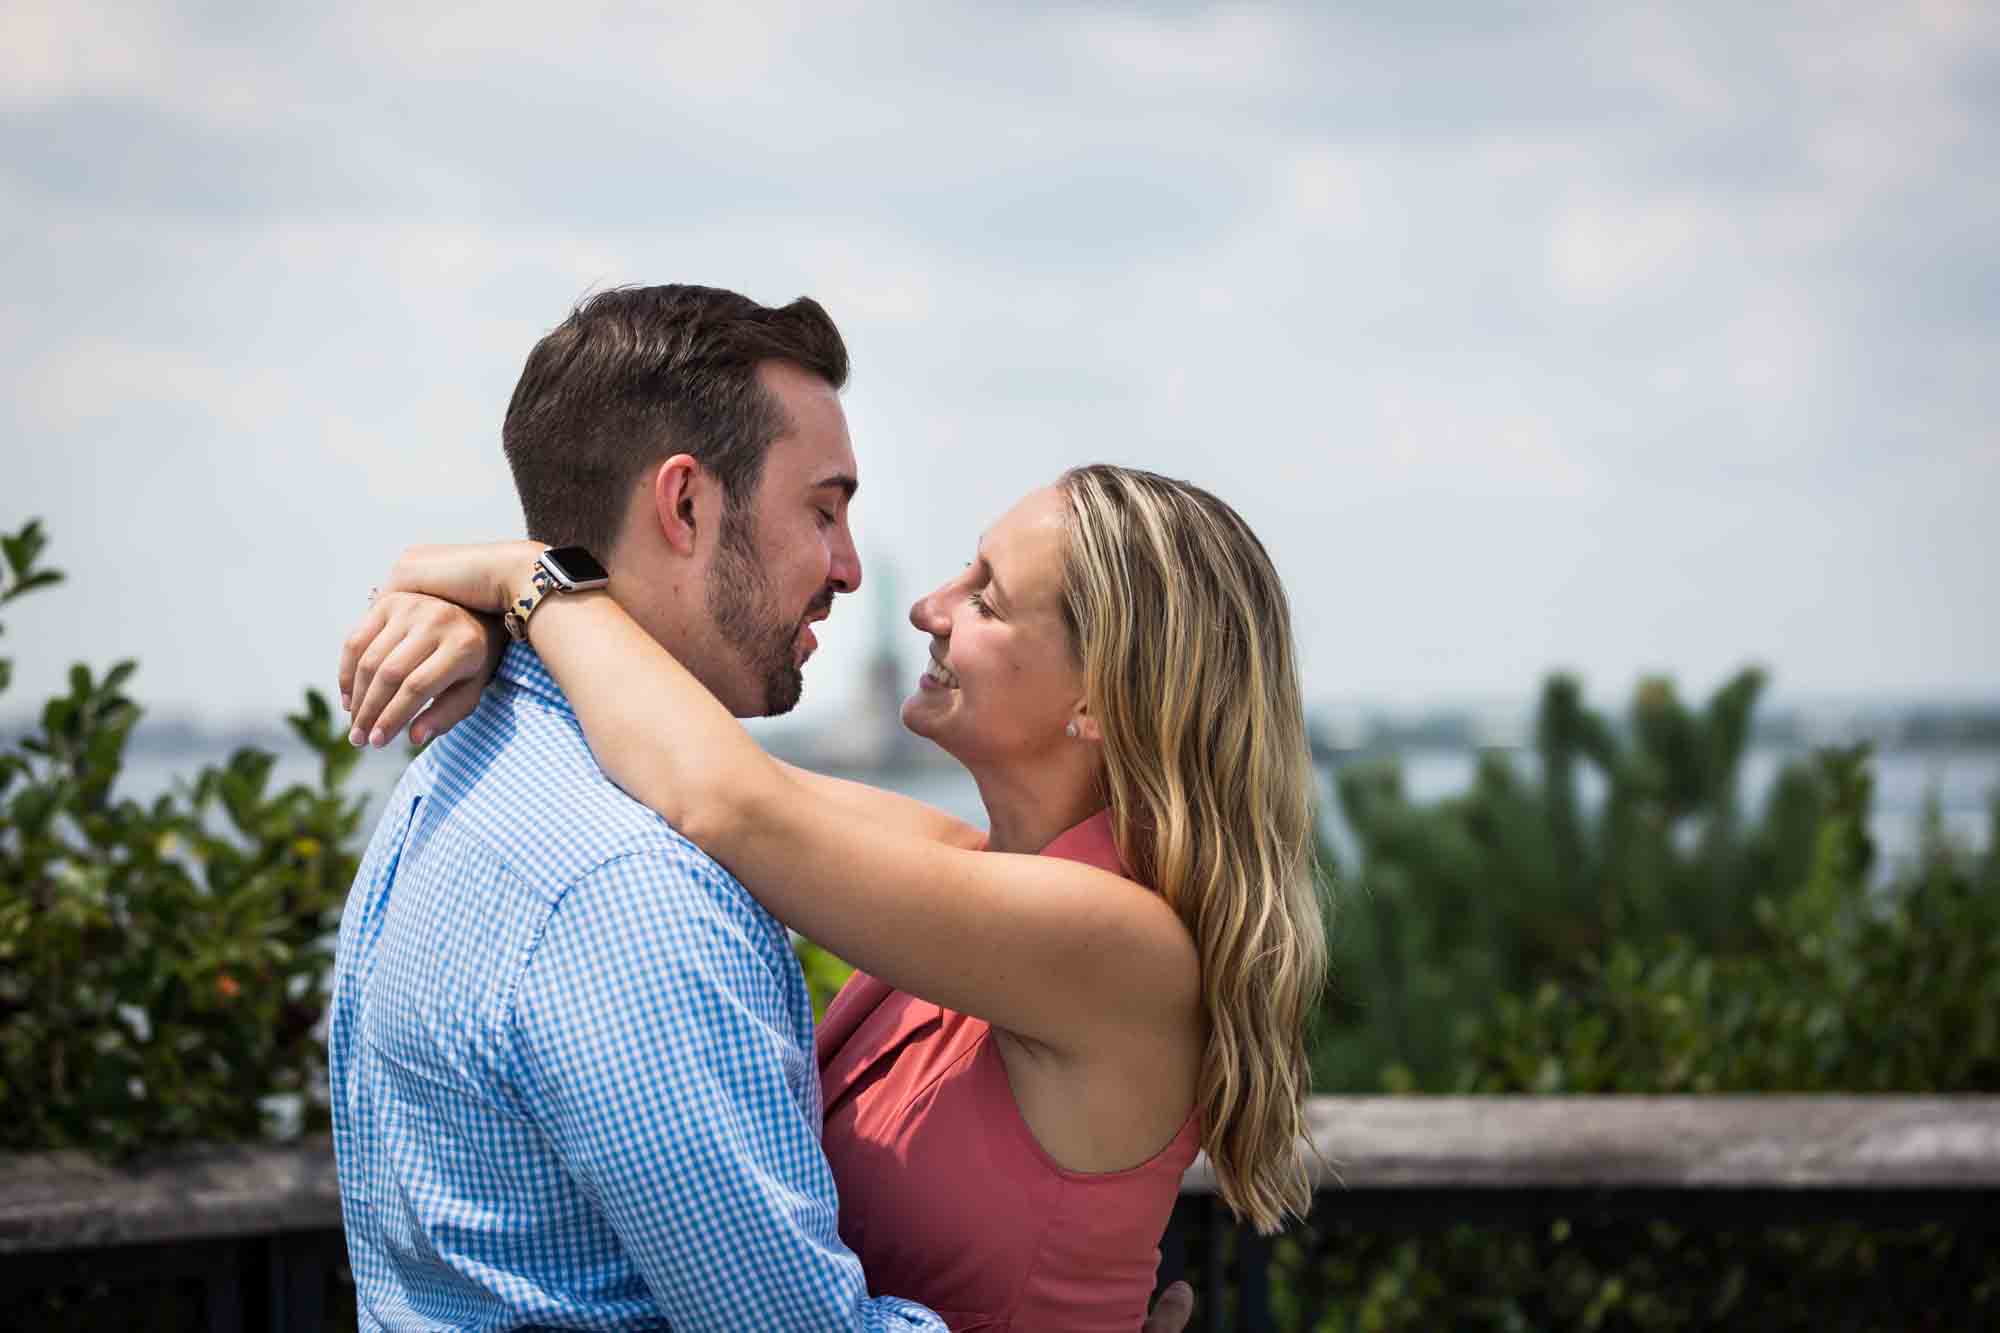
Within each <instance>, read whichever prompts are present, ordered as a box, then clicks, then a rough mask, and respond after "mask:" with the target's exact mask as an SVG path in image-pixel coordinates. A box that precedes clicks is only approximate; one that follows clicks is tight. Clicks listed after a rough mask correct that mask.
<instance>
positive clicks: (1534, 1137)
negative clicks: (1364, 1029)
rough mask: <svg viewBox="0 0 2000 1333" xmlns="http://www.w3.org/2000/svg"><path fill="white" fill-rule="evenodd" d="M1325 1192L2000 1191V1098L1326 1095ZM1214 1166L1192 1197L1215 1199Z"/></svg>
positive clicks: (1321, 1123) (1322, 1134) (1318, 1128)
mask: <svg viewBox="0 0 2000 1333" xmlns="http://www.w3.org/2000/svg"><path fill="white" fill-rule="evenodd" d="M1308 1116H1309V1120H1310V1125H1311V1131H1312V1138H1313V1143H1314V1146H1315V1147H1316V1148H1317V1149H1318V1152H1319V1157H1320V1158H1321V1159H1322V1160H1321V1161H1320V1162H1315V1163H1314V1167H1313V1169H1314V1183H1315V1186H1316V1187H1317V1188H1320V1189H1328V1188H1331V1189H1341V1188H1346V1189H1413V1188H1427V1189H1437V1188H1446V1189H1540V1190H1565V1189H1616V1188H1625V1189H1638V1188H1643V1189H1686V1190H1719V1189H1842V1190H1896V1189H1940V1188H1945V1189H1957V1188H1967V1189H2000V1097H1992V1096H1932V1097H1908V1096H1790V1095H1771V1094H1765V1095H1756V1096H1707V1097H1515V1096H1508V1097H1415V1096H1413V1097H1315V1098H1313V1099H1312V1104H1311V1106H1310V1108H1309V1110H1308ZM1214 1189H1215V1181H1214V1176H1213V1174H1212V1173H1211V1172H1210V1171H1209V1168H1208V1163H1207V1161H1206V1159H1200V1160H1197V1161H1196V1163H1195V1165H1194V1168H1193V1169H1192V1170H1190V1171H1189V1172H1188V1178H1187V1182H1186V1184H1185V1185H1184V1186H1183V1190H1184V1191H1186V1192H1192V1193H1212V1192H1213V1191H1214Z"/></svg>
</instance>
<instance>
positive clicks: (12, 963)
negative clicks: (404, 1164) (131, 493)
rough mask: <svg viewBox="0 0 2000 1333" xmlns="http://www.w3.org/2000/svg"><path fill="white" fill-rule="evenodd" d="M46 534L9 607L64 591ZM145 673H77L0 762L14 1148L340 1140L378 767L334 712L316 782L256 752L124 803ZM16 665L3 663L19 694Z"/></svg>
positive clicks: (302, 731) (0, 948)
mask: <svg viewBox="0 0 2000 1333" xmlns="http://www.w3.org/2000/svg"><path fill="white" fill-rule="evenodd" d="M43 546H44V537H43V534H42V532H41V530H40V528H39V527H38V525H36V524H33V523H30V524H28V525H27V526H26V527H25V528H23V529H22V530H21V531H19V532H17V533H14V534H11V535H8V536H6V537H4V538H0V553H4V557H5V570H4V574H0V608H4V607H5V606H7V605H8V604H9V603H12V602H13V601H14V600H15V599H17V598H19V597H21V596H24V595H27V594H30V593H33V592H36V591H38V590H41V589H46V588H48V587H51V586H53V585H54V584H56V583H58V582H59V581H60V580H61V575H60V573H58V572H56V571H54V570H50V569H45V568H43V567H42V566H41V563H40V559H41V553H42V549H43ZM135 670H136V666H135V664H134V663H132V662H120V663H118V664H117V665H115V666H113V667H112V668H111V669H110V670H109V671H106V672H105V673H104V674H103V675H102V676H98V675H96V674H94V673H93V672H92V671H91V670H90V669H89V668H88V667H85V666H81V665H79V666H76V667H74V668H72V670H71V672H70V677H69V690H68V692H67V693H66V694H63V695H59V696H58V697H56V698H53V699H50V700H49V701H48V702H47V703H46V704H45V705H44V706H43V708H42V710H41V715H40V724H39V726H38V727H37V728H35V729H34V730H32V731H31V732H30V733H29V734H28V735H27V736H25V737H22V738H20V739H19V740H18V741H17V742H16V743H14V744H13V745H11V746H9V747H8V748H7V749H6V750H4V751H0V1148H10V1149H27V1148H67V1147H75V1148H85V1149H89V1150H90V1151H92V1152H96V1153H99V1154H103V1155H106V1156H114V1157H115V1156H122V1155H125V1154H129V1153H131V1152H135V1151H137V1150H139V1149H141V1148H153V1147H159V1146H164V1145H169V1144H174V1143H180V1142H186V1141H190V1140H222V1139H240V1138H246V1137H254V1136H258V1135H260V1134H263V1133H266V1132H276V1131H286V1132H289V1131H294V1130H297V1129H314V1128H320V1127H323V1126H324V1125H325V1124H326V1109H325V1099H324V1095H323V1085H324V1080H325V1063H326V1054H325V1047H324V1045H323V1043H322V1040H321V1036H320V1031H319V1029H320V1027H321V1019H322V1016H323V1015H324V1013H325V1009H326V998H327V991H326V986H327V980H328V969H329V967H330V964H331V962H332V956H333V932H334V931H335V929H336V927H337V923H338V918H339V911H340V906H341V904H342V902H343V901H345V899H346V896H347V886H348V884H349V882H350V881H351V880H352V879H353V878H354V872H355V867H356V865H357V864H358V861H357V849H358V847H359V845H360V840H361V814H362V811H361V803H360V802H359V801H358V800H351V799H349V798H348V797H347V796H345V795H344V793H343V791H342V783H343V781H344V779H345V778H346V775H347V772H348V769H349V768H350V767H351V766H352V765H353V763H354V761H355V759H356V758H357V752H356V751H355V750H354V749H353V748H352V747H350V746H348V745H347V744H346V743H345V739H344V737H343V735H342V734H341V732H340V730H339V729H338V728H336V726H335V725H334V719H333V715H332V712H331V710H330V709H329V708H328V706H327V703H326V700H325V699H323V698H322V697H320V696H319V695H318V694H317V693H309V694H308V695H307V696H306V702H305V708H304V711H302V712H300V713H299V714H297V715H295V716H293V717H292V718H291V719H290V721H291V725H292V729H293V731H294V732H295V733H296V734H297V735H298V737H299V739H300V740H301V741H302V742H303V743H304V744H306V745H307V746H309V747H311V748H312V750H314V751H315V752H317V754H318V755H319V756H320V762H321V771H320V782H319V784H318V785H317V786H305V785H301V784H294V785H291V786H288V787H286V788H284V789H283V790H278V791H273V790H271V782H270V777H271V769H272V765H273V763H274V762H275V761H274V757H273V756H272V755H270V754H268V753H265V752H262V751H258V750H254V749H242V750H238V751H237V752H236V753H235V754H233V755H231V756H230V758H229V759H228V761H227V762H226V763H224V764H222V765H220V766H210V767H204V768H202V769H201V770H200V771H199V772H196V773H193V774H190V775H188V777H187V778H186V780H185V781H183V782H182V783H181V784H179V785H178V786H177V789H176V790H174V791H172V792H169V793H167V794H165V795H162V796H160V797H159V798H158V799H156V800H154V801H153V802H152V803H151V804H148V805H141V804H139V803H138V802H135V801H131V800H125V799H121V798H120V797H119V795H118V793H117V779H118V775H119V769H120V767H121V765H122V763H123V760H124V753H125V746H126V742H127V740H128V739H129V737H130V736H131V732H132V728H133V726H134V724H135V723H136V722H137V721H138V720H139V716H140V710H139V707H138V705H136V704H135V703H133V702H132V700H131V698H130V697H129V696H128V695H127V694H126V693H125V689H126V686H127V684H128V682H130V680H131V679H132V676H133V673H134V671H135ZM11 674H12V660H11V659H8V658H0V690H4V689H5V688H6V686H7V683H8V680H9V677H10V676H11Z"/></svg>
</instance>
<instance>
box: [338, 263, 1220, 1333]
mask: <svg viewBox="0 0 2000 1333" xmlns="http://www.w3.org/2000/svg"><path fill="white" fill-rule="evenodd" d="M846 377H847V353H846V349H845V347H844V345H843V344H842V342H841V338H840V335H839V333H838V331H837V330H836V329H835V328H834V326H833V323H832V322H831V320H829V319H828V318H827V316H826V313H825V312H824V311H823V310H822V309H821V308H820V307H819V306H818V305H817V304H815V303H814V302H812V301H810V300H805V299H801V300H799V301H795V302H793V303H792V304H791V305H788V306H784V307H781V308H768V307H764V306H760V305H758V304H756V303H755V302H752V301H749V300H747V299H746V298H744V297H741V296H738V295H735V294H734V293H730V292H723V291H717V290H714V289H710V288H701V287H678V286H675V287H652V288H640V289H628V290H622V291H614V292H607V293H604V294H602V295H599V296H597V297H594V298H592V299H591V300H590V301H588V302H586V303H585V304H584V305H583V306H582V307H580V308H579V309H578V310H577V311H576V312H575V313H574V314H572V315H571V317H570V318H569V319H568V320H566V321H565V322H564V323H563V324H562V325H561V326H560V327H559V328H557V329H556V330H555V331H554V332H552V333H551V334H549V335H548V337H546V338H544V339H543V340H542V341H541V343H540V344H538V345H537V346H536V348H535V349H534V351H533V353H532V354H531V355H530V356H529V358H528V362H527V366H526V368H525V369H524V370H523V372H522V375H521V379H520V383H519V384H518V386H517V387H516V389H515V392H514V397H513V401H512V402H511V404H510V405H509V407H508V411H507V418H506V423H505V426H504V429H503V439H504V443H505V447H506V452H507V458H508V461H509V463H510V465H511V466H512V469H513V472H514V478H515V484H516V487H517V489H518V490H519V492H520V496H521V504H522V509H523V511H524V513H525V515H526V519H527V526H528V531H529V534H530V535H531V536H532V537H534V538H536V539H538V540H541V541H545V542H548V543H550V544H552V545H555V546H559V547H568V546H581V547H584V548H587V549H588V550H589V551H590V552H591V553H593V554H594V555H596V556H597V558H598V559H599V560H601V561H602V563H603V564H604V566H605V567H606V569H608V571H609V576H610V591H611V593H612V595H613V596H615V597H616V598H617V599H618V600H619V601H620V603H621V604H622V605H624V607H625V608H626V609H627V610H628V611H629V612H630V613H631V614H632V616H633V617H634V618H635V619H636V620H637V621H638V622H639V624H640V625H641V626H642V627H643V628H644V629H645V630H646V631H647V632H648V633H649V634H651V635H652V636H653V637H654V638H655V639H657V640H658V641H659V642H660V643H661V644H663V645H665V646H666V647H668V648H669V649H670V650H671V651H672V652H673V653H674V654H675V656H676V657H678V658H679V659H680V661H681V662H683V663H684V664H685V665H686V666H687V667H688V668H689V669H690V670H691V671H692V672H693V673H694V675H695V676H696V677H697V678H698V679H700V680H701V681H702V683H703V684H704V685H705V686H706V687H707V688H708V689H709V690H710V691H712V692H713V693H714V694H715V695H716V696H717V697H718V698H719V699H721V700H722V701H723V702H724V703H725V704H727V705H728V706H729V707H730V709H731V710H732V711H733V712H735V713H736V714H737V715H739V716H748V715H754V714H768V713H782V712H784V711H786V710H788V709H790V708H791V707H792V706H793V705H794V704H795V703H796V702H797V701H798V698H799V693H800V688H801V680H802V676H801V668H802V667H803V665H804V662H805V660H806V658H807V657H808V656H809V655H810V654H811V652H812V650H813V647H814V645H815V640H814V637H813V632H812V629H811V624H812V622H814V621H816V620H818V619H820V618H822V617H823V616H824V615H825V614H827V612H828V611H829V610H830V608H831V605H832V602H833V598H834V596H835V595H836V594H838V593H841V592H851V591H853V590H854V589H855V588H857V587H858V586H859V585H860V582H861V565H860V560H859V558H858V556H857V555H856V553H855V549H854V542H853V539H852V536H851V534H850V532H849V530H848V506H849V504H850V502H851V500H852V499H853V496H854V492H855V489H856V486H857V484H858V482H857V471H856V466H855V462H854V454H853V449H852V446H851V445H850V443H849V441H848V433H847V424H846V420H845V417H844V415H843V413H842V411H841V408H840V400H839V397H838V391H839V389H840V387H841V386H842V384H844V383H845V381H846ZM371 665H377V666H379V665H382V664H371ZM386 665H389V666H390V667H391V668H393V666H394V664H393V663H390V664H386ZM344 678H345V677H344ZM472 702H473V700H472V698H471V696H470V695H469V694H462V695H459V696H457V697H454V696H453V695H452V694H451V693H449V692H448V693H447V694H446V695H445V696H442V697H441V698H440V699H439V701H438V702H437V703H436V704H434V705H433V710H434V713H436V716H434V717H431V718H430V719H428V725H427V724H426V720H424V719H420V721H419V724H418V733H416V734H436V732H437V731H438V730H439V729H440V727H441V725H442V724H443V723H445V722H446V721H447V720H449V719H450V718H452V717H455V716H458V715H462V714H463V713H464V712H465V710H466V709H467V708H468V707H470V705H471V704H472ZM367 739H369V738H367V737H361V736H356V737H355V740H356V743H357V744H358V743H362V742H363V741H365V740H367ZM382 739H386V738H382ZM378 743H380V740H378ZM329 1045H330V1057H331V1058H330V1065H331V1082H332V1099H333V1115H334V1142H335V1149H336V1154H337V1158H338V1165H339V1173H340V1187H341V1198H342V1206H343V1213H344V1221H345V1225H346V1229H347V1237H348V1248H349V1256H350V1260H351V1265H352V1268H353V1271H354V1276H355V1284H356V1288H357V1291H358V1294H359V1304H360V1310H361V1324H362V1326H363V1327H364V1328H378V1327H386V1328H394V1329H405V1328H465V1327H478V1328H511V1327H519V1326H524V1325H559V1326H570V1327H579V1326H581V1327H612V1328H645V1327H653V1328H658V1327H663V1326H671V1327H674V1328H677V1329H682V1330H689V1329H706V1328H716V1329H757V1330H764V1329H772V1330H785V1329H822V1328H826V1329H848V1328H866V1329H912V1330H915V1329H940V1328H942V1327H943V1325H942V1323H941V1322H940V1321H939V1320H938V1319H937V1317H936V1316H935V1315H934V1314H932V1313H931V1312H930V1311H928V1310H926V1309H924V1308H923V1307H921V1306H918V1305H915V1304H913V1303H911V1302H909V1301H904V1300H899V1299H895V1298H893V1297H886V1296H885V1297H874V1298H871V1297H870V1296H869V1294H868V1290H867V1285H866V1280H865V1278H864V1275H863V1274H862V1272H861V1269H860V1265H859V1263H858V1262H857V1261H856V1260H855V1258H854V1256H853V1255H852V1254H851V1253H850V1252H849V1251H848V1250H847V1249H846V1247H845V1246H843V1245H842V1244H841V1242H840V1239H839V1236H838V1234H837V1230H836V1222H837V1218H838V1204H837V1200H836V1198H835V1193H834V1187H833V1182H832V1179H831V1175H830V1173H829V1171H828V1168H827V1165H826V1162H825V1159H824V1157H823V1156H822V1155H821V1153H820V1150H819V1144H818V1136H819V1127H820V1107H819V1087H818V1077H817V1070H816V1067H815V1065H814V1062H813V1054H812V1011H811V1004H810V1001H809V999H808V996H807V991H806V987H805V983H804V980H803V978H802V976H801V975H800V972H799V968H798V964H797V962H796V960H795V958H794V957H793V955H792V952H791V948H790V943H789V939H788V937H787V935H786V932H785V931H784V929H783V928H782V927H781V926H779V925H778V923H777V922H776V921H774V920H773V919H772V918H771V917H770V916H769V915H768V914H766V913H765V912H764V911H763V910H762V908H760V907H759V906H758V905H757V904H756V902H755V901H754V900H753V899H752V898H751V897H750V896H749V895H748V893H746V892H745V890H744V889H743V888H742V886H741V885H739V884H738V883H737V882H736V881H735V880H734V879H733V878H732V877H731V876H730V875H729V874H728V873H727V872H726V871H725V870H723V869H722V867H721V866H719V865H717V864H716V863H715V862H714V861H713V860H711V859H709V858H708V857H707V856H705V855H704V854H703V853H702V852H701V851H700V850H699V849H698V848H696V847H694V846H693V845H692V844H690V843H688V842H687V841H686V840H685V839H682V838H681V837H679V835H678V834H676V833H675V832H674V831H673V830H672V829H671V828H669V827H667V826H666V825H665V824H664V823H663V822H662V821H661V820H660V819H659V818H658V817H657V816H656V815H654V814H653V813H652V812H651V811H649V810H647V809H646V808H644V807H643V806H641V805H639V804H637V803H636V802H634V801H632V800H630V799H629V798H627V797H626V796H625V795H624V794H623V793H621V792H619V791H618V790H617V788H615V787H614V786H613V785H612V784H611V783H610V782H609V781H608V780H607V779H606V778H605V777H604V776H603V775H602V774H601V773H600V772H599V771H598V769H597V767H596V765H595V764H594V763H593V762H592V760H591V757H590V753H589V750H588V748H587V747H586V745H585V743H584V740H583V736H582V732H581V730H580V728H579V727H578V725H577V722H576V718H575V715H574V713H573V712H572V711H571V710H570V708H569V705H568V703H567V702H566V701H565V700H564V698H563V696H562V693H561V691H560V690H559V689H558V688H557V687H556V685H555V683H554V681H553V680H552V679H551V678H550V677H549V675H548V673H547V672H546V671H544V670H543V669H542V667H541V666H540V663H539V661H538V660H537V659H536V657H535V655H534V654H533V653H532V652H531V651H530V650H529V649H528V648H527V647H526V645H524V644H517V645H514V646H512V647H510V648H508V649H507V651H506V653H505V656H504V657H503V658H502V659H501V661H500V664H499V669H498V672H497V674H496V676H495V678H494V681H493V683H492V685H491V686H490V687H489V688H488V689H487V690H486V692H485V694H484V696H483V698H481V699H480V700H479V701H478V706H477V708H476V709H475V710H473V711H472V712H471V715H470V716H469V717H467V718H466V720H465V721H464V722H462V723H460V724H459V725H457V726H456V727H455V728H453V729H452V730H450V731H449V733H448V734H445V735H443V736H442V737H441V739H439V740H438V741H437V743H436V744H435V745H433V746H431V747H430V748H429V749H428V750H426V751H425V752H424V753H423V755H421V756H420V757H419V758H418V759H417V760H416V761H415V762H414V763H412V765H411V766H410V769H409V771H408V773H406V774H405V776H404V777H403V779H402V781H401V782H400V783H399V785H398V786H397V788H396V791H395V793H394V795H393V796H392V797H391V798H390V802H389V807H388V809H387V810H386V811H385V813H384V815H383V818H382V822H381V824H380V825H379V826H378V828H377V829H376V832H375V836H374V839H373V841H372V843H371V844H370V847H369V850H368V854H367V857H366V858H365V860H364V861H363V863H362V866H361V871H360V873H359V875H358V876H357V877H356V880H355V884H354V888H353V890H352V892H351V894H350V895H349V898H348V902H347V907H346V911H345V914H344V915H343V917H342V920H341V931H340V944H339V959H338V964H337V967H336V973H335V985H334V999H333V1015H332V1025H331V1033H330V1039H329ZM1167 1318H1168V1320H1169V1322H1167V1323H1165V1324H1162V1325H1158V1327H1161V1328H1164V1329H1167V1330H1177V1329H1178V1328H1179V1327H1180V1325H1181V1324H1182V1323H1184V1322H1185V1314H1184V1313H1181V1312H1180V1311H1179V1310H1178V1307H1176V1309H1175V1310H1174V1311H1172V1312H1171V1313H1169V1314H1168V1315H1167Z"/></svg>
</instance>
